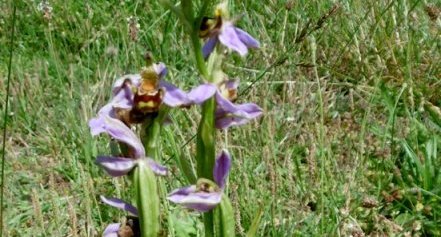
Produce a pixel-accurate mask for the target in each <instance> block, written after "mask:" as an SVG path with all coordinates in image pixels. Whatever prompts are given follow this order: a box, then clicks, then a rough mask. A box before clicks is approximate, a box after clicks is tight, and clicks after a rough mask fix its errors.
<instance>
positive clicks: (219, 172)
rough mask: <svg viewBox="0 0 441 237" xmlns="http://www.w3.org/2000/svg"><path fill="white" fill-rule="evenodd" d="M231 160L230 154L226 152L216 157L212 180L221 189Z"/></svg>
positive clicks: (223, 151) (228, 171)
mask: <svg viewBox="0 0 441 237" xmlns="http://www.w3.org/2000/svg"><path fill="white" fill-rule="evenodd" d="M230 169H231V158H230V154H229V153H228V151H226V150H222V153H221V154H220V155H219V156H218V157H217V159H216V162H215V164H214V168H213V178H214V181H215V182H216V183H217V185H218V186H219V188H221V189H223V188H224V187H225V183H226V180H227V177H228V174H229V173H230Z"/></svg>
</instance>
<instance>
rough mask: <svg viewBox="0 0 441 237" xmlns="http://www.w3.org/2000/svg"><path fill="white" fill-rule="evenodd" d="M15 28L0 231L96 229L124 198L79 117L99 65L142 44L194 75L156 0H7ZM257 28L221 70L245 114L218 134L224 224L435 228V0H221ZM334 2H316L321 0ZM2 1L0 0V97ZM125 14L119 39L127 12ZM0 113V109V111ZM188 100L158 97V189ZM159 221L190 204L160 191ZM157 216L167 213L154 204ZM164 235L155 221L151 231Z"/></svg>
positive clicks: (4, 46)
mask: <svg viewBox="0 0 441 237" xmlns="http://www.w3.org/2000/svg"><path fill="white" fill-rule="evenodd" d="M14 2H15V4H16V6H17V25H16V39H15V44H14V47H15V48H14V56H13V64H12V78H11V80H12V81H11V89H10V96H11V99H10V101H9V108H10V110H9V111H8V127H7V134H8V136H7V140H6V173H5V177H6V180H5V182H6V186H5V200H6V201H5V205H4V211H5V220H4V223H3V232H4V233H5V236H100V235H101V232H102V230H103V229H104V228H105V226H106V225H107V224H108V223H111V222H118V221H121V220H123V219H124V218H125V213H122V212H120V211H118V210H115V209H112V208H110V207H107V206H105V205H103V204H101V203H100V201H99V195H106V196H116V197H120V198H125V199H128V198H129V196H130V195H129V192H128V191H127V188H128V185H127V184H126V182H124V180H123V179H111V178H109V177H107V176H106V175H105V174H104V172H103V171H102V170H100V169H99V168H98V167H97V166H96V165H95V164H94V159H95V156H96V155H98V154H108V153H109V147H108V138H107V137H100V138H98V139H95V138H92V137H91V135H90V134H89V129H88V126H87V121H88V120H89V119H90V118H92V117H94V116H95V115H96V112H97V111H98V110H99V108H100V107H101V106H103V105H104V104H105V103H106V102H107V101H108V100H109V98H110V95H111V93H110V88H111V85H112V83H113V81H114V80H115V79H116V78H117V77H119V76H121V75H123V74H125V73H137V72H138V71H139V69H140V67H141V66H142V64H143V61H142V54H143V53H144V52H145V51H147V50H149V51H152V52H153V54H154V55H155V57H156V59H157V60H159V61H162V62H165V63H166V64H167V66H168V69H169V74H168V76H167V80H168V81H171V82H173V83H176V84H178V85H180V86H181V87H182V88H185V89H189V88H190V87H191V86H194V85H196V84H197V81H198V76H197V71H196V69H195V67H194V63H193V56H192V52H191V47H190V43H189V39H188V38H187V36H186V35H185V32H184V31H183V27H182V26H181V25H180V24H179V22H178V20H177V18H176V17H175V16H174V15H173V14H171V13H170V12H169V11H166V10H165V9H164V8H163V7H162V6H160V5H159V4H158V3H157V1H135V0H134V1H116V0H114V1H60V0H51V1H49V3H50V5H51V6H52V8H53V9H52V13H51V17H50V19H49V18H48V17H45V16H44V13H43V12H42V11H41V10H39V8H38V5H39V4H40V2H39V1H31V0H27V1H14ZM230 6H231V9H232V12H231V13H232V15H240V14H242V13H244V15H243V17H242V18H241V20H240V21H239V22H238V25H239V26H240V27H241V28H243V29H245V30H246V31H248V32H249V33H250V34H251V35H253V36H255V37H256V38H257V39H258V40H259V41H260V42H261V45H262V47H261V49H260V50H253V51H252V52H251V53H250V54H249V55H248V56H247V57H246V58H240V57H238V56H237V55H233V56H232V57H230V58H229V59H228V60H227V62H226V63H225V66H224V69H225V71H226V72H227V73H228V74H229V75H230V76H231V77H234V78H239V79H240V80H241V87H240V88H239V89H240V92H241V96H240V97H239V101H240V102H246V101H253V102H255V103H257V104H259V105H260V106H261V107H262V108H264V110H265V114H264V116H262V117H261V118H260V119H258V120H256V121H254V122H252V123H250V124H248V125H246V126H242V127H237V128H233V129H230V130H229V131H228V132H222V133H221V134H220V135H219V139H220V140H219V142H218V144H219V148H221V147H225V148H227V149H228V150H229V151H230V152H231V153H232V156H233V160H234V161H233V169H232V173H231V175H230V186H229V189H228V193H229V196H230V197H231V199H232V201H233V206H234V209H235V219H236V223H237V226H236V229H237V235H238V236H245V235H246V233H247V231H248V230H249V229H250V228H251V226H252V225H253V222H255V225H257V226H258V227H257V228H258V229H257V234H256V236H440V235H441V216H440V215H441V177H440V175H439V172H440V169H439V167H440V165H441V160H440V159H441V153H440V149H438V148H439V147H440V145H441V140H440V134H441V109H440V107H441V55H440V54H441V36H440V35H441V18H440V16H439V14H440V13H439V12H440V8H441V4H440V3H439V2H436V1H427V0H390V1H386V0H384V1H362V0H351V1H328V0H321V1H317V0H308V1H307V0H298V1H276V0H262V1H255V0H254V1H252V0H244V1H233V0H231V1H230ZM333 7H335V11H334V12H331V14H328V13H330V9H333ZM12 9H13V8H12V1H4V2H2V3H0V59H1V62H2V63H1V64H0V79H1V80H0V96H1V98H2V103H1V104H0V107H1V109H2V111H4V108H5V103H4V100H3V98H6V76H7V62H8V48H9V46H8V42H9V35H10V33H9V32H10V28H11V18H10V16H11V14H12ZM131 16H134V17H137V18H138V19H139V21H138V22H139V24H140V29H139V32H138V33H137V35H136V38H137V41H133V40H132V39H131V37H130V34H129V26H128V21H127V18H129V17H131ZM1 117H2V118H1V119H2V121H1V124H3V116H1ZM199 118H200V116H199V115H198V109H197V108H192V109H189V110H176V111H173V112H172V120H173V124H172V125H170V126H168V127H166V128H165V129H164V130H163V131H162V134H163V142H162V144H163V145H162V148H161V150H162V157H163V159H162V163H164V164H166V165H167V166H168V167H169V168H170V169H171V170H172V175H170V176H169V177H167V178H165V179H164V180H165V181H164V183H165V185H164V186H163V189H164V190H162V191H163V193H167V192H169V191H171V190H172V189H174V188H177V187H180V186H182V185H187V184H188V182H187V181H186V180H185V179H184V178H183V177H184V176H183V175H182V174H181V173H180V171H179V169H177V157H182V156H184V157H186V158H187V159H188V160H190V161H193V159H194V151H195V144H194V142H190V143H189V144H186V142H187V141H188V140H189V139H190V138H191V137H192V136H193V134H195V132H196V128H197V124H198V121H199ZM162 209H163V212H164V216H163V220H162V226H163V228H164V230H165V231H164V232H168V235H169V236H201V235H203V234H202V233H203V232H202V231H201V228H202V224H201V222H200V219H199V218H198V214H197V213H193V212H189V211H187V210H184V209H182V208H181V207H178V206H175V205H172V204H169V203H167V202H166V201H164V202H163V206H162ZM167 216H168V217H167ZM164 236H167V235H166V234H164Z"/></svg>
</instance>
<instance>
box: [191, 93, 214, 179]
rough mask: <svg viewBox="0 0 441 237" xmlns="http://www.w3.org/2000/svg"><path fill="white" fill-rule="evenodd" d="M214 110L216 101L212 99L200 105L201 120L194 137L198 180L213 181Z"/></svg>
mask: <svg viewBox="0 0 441 237" xmlns="http://www.w3.org/2000/svg"><path fill="white" fill-rule="evenodd" d="M215 109H216V101H215V100H214V98H211V99H209V100H207V101H206V102H205V103H204V104H203V105H202V118H201V122H200V124H199V128H198V133H197V137H196V146H197V148H196V150H197V153H196V160H197V174H198V177H199V178H206V179H210V180H213V167H214V162H215V155H216V153H215V152H216V151H215V144H216V143H215V142H216V141H215V137H216V129H215V119H214V112H215Z"/></svg>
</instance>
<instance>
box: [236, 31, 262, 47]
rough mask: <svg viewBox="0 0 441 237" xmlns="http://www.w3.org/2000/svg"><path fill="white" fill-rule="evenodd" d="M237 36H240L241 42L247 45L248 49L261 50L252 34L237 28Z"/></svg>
mask: <svg viewBox="0 0 441 237" xmlns="http://www.w3.org/2000/svg"><path fill="white" fill-rule="evenodd" d="M235 30H236V34H237V36H239V39H240V41H242V43H243V44H245V45H246V46H247V47H248V48H259V47H260V43H259V41H257V40H256V39H254V38H253V37H252V36H251V35H250V34H248V33H247V32H245V31H244V30H242V29H240V28H237V27H235Z"/></svg>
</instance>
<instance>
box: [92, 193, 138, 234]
mask: <svg viewBox="0 0 441 237" xmlns="http://www.w3.org/2000/svg"><path fill="white" fill-rule="evenodd" d="M100 198H101V201H102V202H104V203H105V204H107V205H109V206H112V207H116V208H118V209H121V210H124V211H127V212H129V213H130V214H131V215H132V216H134V217H138V210H137V209H136V207H134V206H133V205H131V204H130V203H127V202H125V201H123V200H121V199H118V198H106V197H104V196H101V197H100ZM120 229H121V224H120V223H112V224H109V225H108V226H107V227H106V229H105V230H104V232H103V237H119V232H120Z"/></svg>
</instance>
